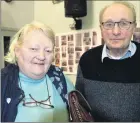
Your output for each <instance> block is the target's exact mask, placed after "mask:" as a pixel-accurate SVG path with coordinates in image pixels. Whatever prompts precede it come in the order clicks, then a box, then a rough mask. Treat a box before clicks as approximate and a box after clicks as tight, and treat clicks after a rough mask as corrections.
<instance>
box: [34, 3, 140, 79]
mask: <svg viewBox="0 0 140 123" xmlns="http://www.w3.org/2000/svg"><path fill="white" fill-rule="evenodd" d="M130 2H132V3H133V4H134V5H135V8H136V11H137V22H138V26H140V1H130ZM110 3H112V1H87V8H88V10H87V13H88V14H87V16H86V17H83V18H82V21H83V29H90V28H99V19H98V18H99V12H100V10H101V8H103V7H104V6H105V5H107V4H110ZM34 5H35V6H34V10H35V16H34V18H35V20H39V21H42V22H44V23H46V24H47V25H50V26H51V27H52V28H53V30H54V31H55V32H56V33H65V32H70V31H71V30H70V28H69V25H70V24H72V23H73V19H71V18H65V12H64V2H61V3H59V4H53V3H52V2H51V1H35V3H34ZM68 77H69V78H70V79H71V80H72V81H73V82H75V80H76V75H68Z"/></svg>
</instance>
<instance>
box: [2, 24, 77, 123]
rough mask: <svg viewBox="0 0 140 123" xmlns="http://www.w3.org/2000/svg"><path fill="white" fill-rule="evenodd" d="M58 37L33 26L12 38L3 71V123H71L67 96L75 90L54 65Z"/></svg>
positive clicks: (35, 25)
mask: <svg viewBox="0 0 140 123" xmlns="http://www.w3.org/2000/svg"><path fill="white" fill-rule="evenodd" d="M54 41H55V36H54V33H53V31H52V30H51V29H50V28H49V27H47V26H46V25H44V24H42V23H39V22H33V23H31V24H27V25H25V26H24V27H23V28H22V29H21V30H19V31H18V32H17V34H16V35H15V36H14V37H13V39H12V43H11V45H10V48H9V52H8V54H7V55H6V57H5V60H6V61H7V62H8V63H10V64H9V65H8V66H7V67H5V68H4V69H2V71H1V81H2V87H1V89H2V90H1V92H2V94H1V95H2V96H1V98H2V102H1V103H2V104H1V109H2V112H1V113H2V114H1V118H2V120H1V121H3V122H55V121H57V122H62V121H63V122H64V121H68V120H69V113H68V110H67V108H68V101H67V94H68V93H69V92H70V91H72V90H74V86H73V84H72V83H71V82H69V81H68V80H67V78H66V77H65V76H64V74H63V73H62V71H61V69H59V68H58V67H56V66H54V65H52V62H53V50H54Z"/></svg>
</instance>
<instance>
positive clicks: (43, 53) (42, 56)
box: [39, 51, 45, 60]
mask: <svg viewBox="0 0 140 123" xmlns="http://www.w3.org/2000/svg"><path fill="white" fill-rule="evenodd" d="M39 59H40V60H45V52H44V51H40V53H39Z"/></svg>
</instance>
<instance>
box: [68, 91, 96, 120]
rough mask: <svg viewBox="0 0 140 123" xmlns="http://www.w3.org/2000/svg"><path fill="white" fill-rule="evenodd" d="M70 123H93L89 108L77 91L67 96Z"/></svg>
mask: <svg viewBox="0 0 140 123" xmlns="http://www.w3.org/2000/svg"><path fill="white" fill-rule="evenodd" d="M68 102H69V112H70V121H71V122H93V121H94V119H93V117H92V115H91V113H90V112H91V108H90V106H89V104H88V102H87V101H86V99H85V98H84V96H83V95H82V94H81V93H80V92H79V91H77V90H74V91H71V92H70V93H69V95H68Z"/></svg>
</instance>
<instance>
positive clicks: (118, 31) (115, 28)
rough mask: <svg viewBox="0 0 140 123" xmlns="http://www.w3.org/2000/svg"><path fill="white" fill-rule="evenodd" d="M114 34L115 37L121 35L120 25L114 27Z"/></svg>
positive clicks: (116, 24)
mask: <svg viewBox="0 0 140 123" xmlns="http://www.w3.org/2000/svg"><path fill="white" fill-rule="evenodd" d="M112 32H113V34H114V35H119V34H120V32H121V29H120V27H119V25H118V23H115V26H114V28H113V29H112Z"/></svg>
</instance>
